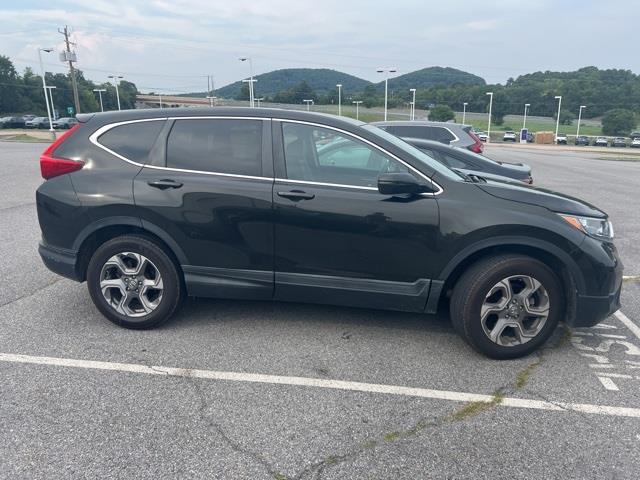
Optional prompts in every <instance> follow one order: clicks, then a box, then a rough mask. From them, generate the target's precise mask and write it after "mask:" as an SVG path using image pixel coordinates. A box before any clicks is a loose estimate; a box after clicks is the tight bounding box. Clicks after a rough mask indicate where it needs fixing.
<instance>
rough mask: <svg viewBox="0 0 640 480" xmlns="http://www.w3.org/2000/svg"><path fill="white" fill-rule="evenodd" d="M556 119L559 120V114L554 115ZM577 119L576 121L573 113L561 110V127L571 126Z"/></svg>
mask: <svg viewBox="0 0 640 480" xmlns="http://www.w3.org/2000/svg"><path fill="white" fill-rule="evenodd" d="M556 118H558V112H556V113H555V114H554V115H553V119H554V120H555V119H556ZM575 119H576V116H575V115H574V114H573V113H572V112H570V111H568V110H561V111H560V124H561V125H571V124H572V123H573V121H574V120H575Z"/></svg>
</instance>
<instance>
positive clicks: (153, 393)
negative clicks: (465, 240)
mask: <svg viewBox="0 0 640 480" xmlns="http://www.w3.org/2000/svg"><path fill="white" fill-rule="evenodd" d="M43 148H44V147H43V145H42V144H27V143H8V142H4V143H0V226H1V227H0V254H1V258H2V259H3V262H4V268H3V272H2V275H1V276H0V478H12V479H20V478H25V479H26V478H28V479H31V478H47V479H57V478H101V479H104V478H154V479H161V478H248V479H262V478H265V479H268V478H270V479H280V480H283V479H310V478H323V479H324V478H327V479H345V478H411V479H415V478H473V479H480V478H491V479H497V478H509V479H512V478H594V479H595V478H599V479H600V478H617V479H618V478H619V479H635V478H638V477H639V476H640V466H639V465H638V460H639V459H640V296H639V294H640V283H635V282H633V281H628V282H626V283H625V286H624V291H623V300H622V303H623V307H622V310H621V312H622V313H621V314H618V315H615V316H612V317H610V318H609V319H607V321H605V322H604V323H603V324H601V325H600V326H598V327H597V328H592V329H580V330H569V329H566V328H564V327H562V328H559V329H558V330H557V331H556V333H555V335H554V337H553V338H552V340H551V341H550V342H549V344H548V345H547V347H546V348H544V349H543V350H541V351H540V352H538V354H537V355H533V356H530V357H527V358H524V359H520V360H516V361H505V362H498V361H493V360H488V359H486V358H484V357H481V356H480V355H478V354H476V353H475V352H474V351H472V350H471V349H470V348H469V347H467V345H466V344H465V343H464V342H463V341H462V340H461V339H460V338H459V337H458V336H457V335H456V334H455V333H454V331H453V329H452V328H451V326H450V325H449V323H448V319H447V318H446V316H444V315H443V316H433V317H432V316H422V315H414V314H405V313H396V312H380V311H372V310H363V309H349V308H337V307H327V306H314V305H298V304H283V303H261V302H239V301H212V300H204V299H198V300H190V301H189V302H188V303H187V305H186V306H185V308H184V309H183V310H182V311H181V313H180V314H179V316H178V318H176V319H175V320H174V321H172V322H171V323H169V324H167V325H166V326H164V327H163V328H161V329H158V330H154V331H142V332H139V331H128V330H124V329H120V328H118V327H116V326H114V325H112V324H110V323H108V322H107V321H106V320H104V319H103V318H102V317H101V316H100V314H99V313H98V312H97V311H96V309H95V308H94V306H93V304H92V303H91V301H90V299H89V295H88V293H87V291H86V286H85V285H84V284H77V283H74V282H72V281H69V280H66V279H61V278H59V277H57V276H56V275H54V274H52V273H50V272H49V271H48V270H46V269H45V267H44V266H43V265H42V263H41V261H40V259H39V257H38V254H37V242H38V239H39V228H38V223H37V218H36V212H35V200H34V190H35V188H37V186H38V185H39V183H40V181H41V179H40V177H39V166H38V155H39V153H40V152H41V151H42V150H43ZM486 152H487V154H488V155H489V156H492V157H493V158H495V159H498V160H505V161H525V162H527V163H529V164H531V165H532V167H533V174H534V181H535V182H536V183H537V184H538V185H540V186H544V187H548V188H551V189H556V190H559V191H562V192H564V193H568V194H571V195H574V196H578V197H581V198H583V199H585V200H587V201H590V202H591V203H593V204H595V205H598V206H600V207H601V208H603V209H604V210H605V211H607V212H608V213H609V214H610V215H611V217H612V220H613V222H614V227H615V229H616V235H617V239H616V243H617V245H618V248H619V250H620V252H621V256H622V259H623V262H624V263H625V274H626V275H639V274H640V251H638V248H637V243H636V242H637V241H638V239H640V214H639V213H638V212H639V211H640V195H639V194H638V191H640V188H639V187H640V162H630V161H629V162H620V161H606V160H600V159H598V158H599V157H600V156H601V155H598V156H595V155H593V154H590V153H588V151H586V150H585V152H584V153H578V152H560V151H557V152H555V151H551V152H549V151H536V150H532V149H527V148H521V147H520V146H510V147H503V146H501V147H494V146H488V147H487V150H486ZM590 157H591V158H590Z"/></svg>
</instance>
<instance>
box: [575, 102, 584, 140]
mask: <svg viewBox="0 0 640 480" xmlns="http://www.w3.org/2000/svg"><path fill="white" fill-rule="evenodd" d="M583 108H587V106H586V105H580V111H579V112H578V130H577V131H576V140H577V139H578V135H580V120H582V109H583Z"/></svg>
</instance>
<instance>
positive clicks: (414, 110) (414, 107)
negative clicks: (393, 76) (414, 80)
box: [409, 88, 416, 121]
mask: <svg viewBox="0 0 640 480" xmlns="http://www.w3.org/2000/svg"><path fill="white" fill-rule="evenodd" d="M409 91H410V92H411V93H412V96H413V99H412V100H411V121H413V120H415V119H416V89H415V88H410V89H409Z"/></svg>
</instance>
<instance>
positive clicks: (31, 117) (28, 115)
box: [22, 113, 36, 123]
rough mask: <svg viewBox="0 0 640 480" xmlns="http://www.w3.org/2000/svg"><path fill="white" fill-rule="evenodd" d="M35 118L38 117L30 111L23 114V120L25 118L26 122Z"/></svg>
mask: <svg viewBox="0 0 640 480" xmlns="http://www.w3.org/2000/svg"><path fill="white" fill-rule="evenodd" d="M34 118H36V116H35V115H32V114H30V113H29V114H27V115H23V116H22V120H23V121H24V122H25V123H27V122H28V121H29V120H33V119H34Z"/></svg>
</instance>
